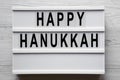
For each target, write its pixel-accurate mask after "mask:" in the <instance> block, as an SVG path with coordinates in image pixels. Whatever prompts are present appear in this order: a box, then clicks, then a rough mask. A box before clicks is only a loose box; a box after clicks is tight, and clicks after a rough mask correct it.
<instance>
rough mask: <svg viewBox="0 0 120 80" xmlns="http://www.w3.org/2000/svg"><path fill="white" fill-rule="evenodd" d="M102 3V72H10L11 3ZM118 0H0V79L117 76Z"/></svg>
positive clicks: (112, 79) (114, 79)
mask: <svg viewBox="0 0 120 80" xmlns="http://www.w3.org/2000/svg"><path fill="white" fill-rule="evenodd" d="M13 5H19V6H20V5H21V6H43V5H46V6H49V5H65V6H67V5H69V6H70V5H71V6H72V5H78V6H82V5H83V6H85V5H87V6H88V5H96V6H98V5H104V6H105V18H106V20H105V22H106V23H105V25H106V74H105V75H100V76H98V75H24V76H22V75H21V76H16V75H13V74H12V22H11V21H12V20H11V19H12V14H11V13H12V10H11V6H13ZM119 36H120V0H13V1H11V0H0V80H33V79H34V80H40V79H41V80H51V79H52V80H119V79H120V37H119Z"/></svg>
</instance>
